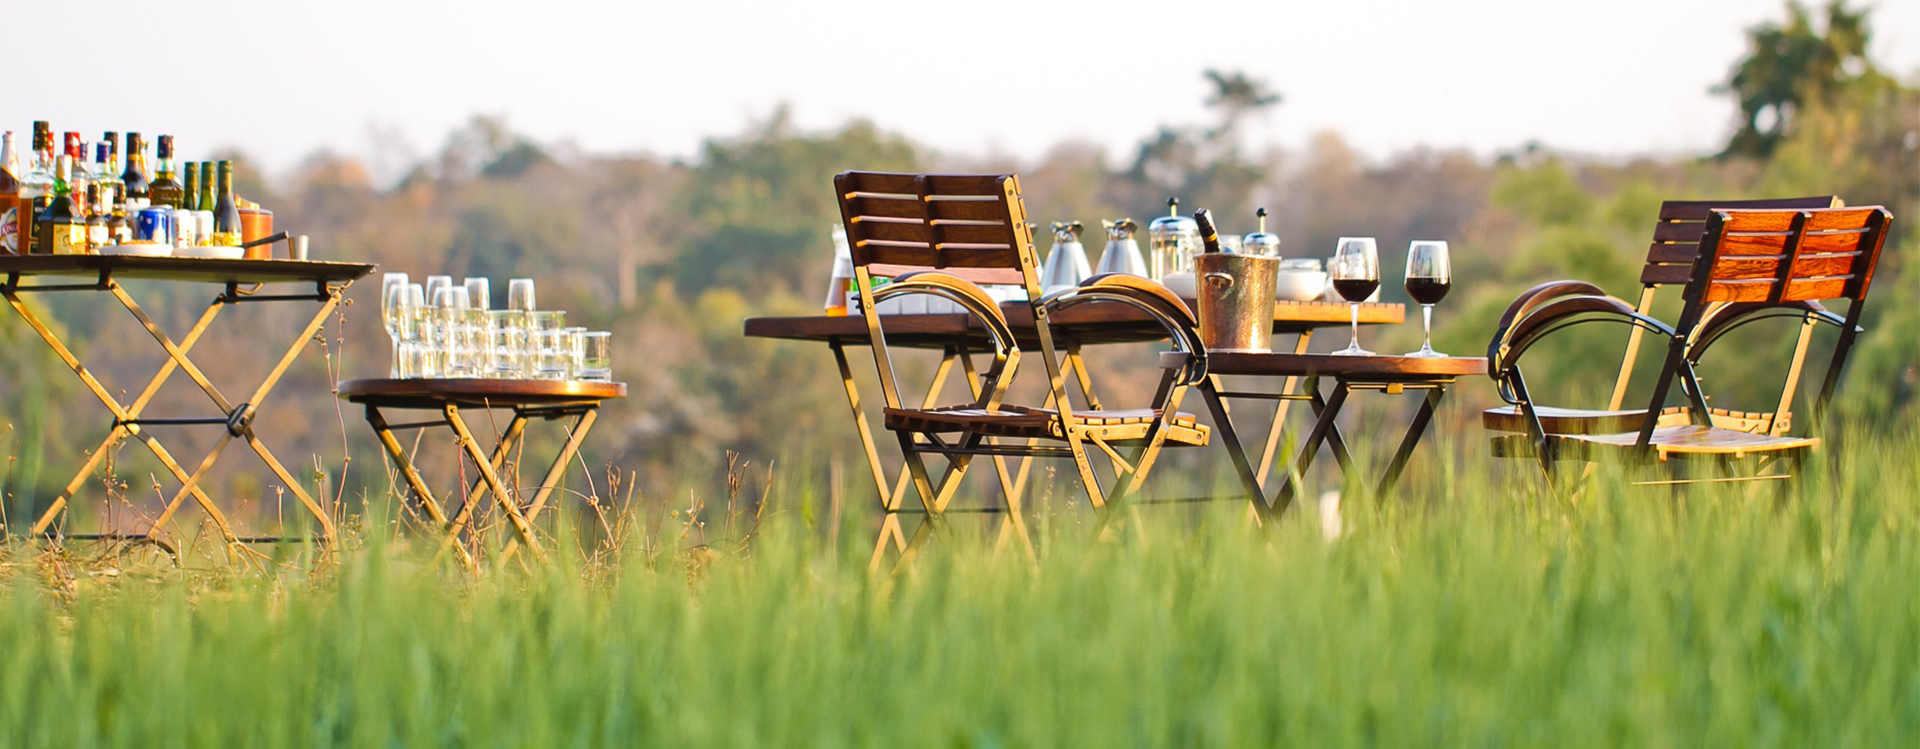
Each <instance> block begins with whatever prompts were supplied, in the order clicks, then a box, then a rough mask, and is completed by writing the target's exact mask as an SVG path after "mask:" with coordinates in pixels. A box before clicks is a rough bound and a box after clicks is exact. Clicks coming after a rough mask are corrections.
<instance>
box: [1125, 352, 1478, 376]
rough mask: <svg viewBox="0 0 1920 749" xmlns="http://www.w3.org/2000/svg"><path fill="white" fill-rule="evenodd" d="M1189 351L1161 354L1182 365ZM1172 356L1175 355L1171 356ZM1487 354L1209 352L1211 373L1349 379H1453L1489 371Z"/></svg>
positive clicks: (1169, 361)
mask: <svg viewBox="0 0 1920 749" xmlns="http://www.w3.org/2000/svg"><path fill="white" fill-rule="evenodd" d="M1185 356H1186V354H1183V353H1180V352H1178V351H1169V352H1166V353H1163V354H1161V355H1160V357H1161V360H1162V363H1163V364H1169V365H1173V366H1178V365H1179V363H1180V362H1181V360H1182V359H1184V357H1185ZM1168 357H1173V358H1171V359H1169V358H1168ZM1486 371H1487V360H1486V357H1481V356H1440V357H1419V356H1386V355H1375V356H1341V355H1338V354H1292V353H1256V352H1238V351H1209V352H1207V373H1208V374H1222V375H1267V376H1281V377H1285V376H1299V377H1306V376H1313V375H1320V376H1333V377H1340V378H1343V379H1348V380H1363V381H1378V382H1400V381H1416V380H1451V379H1453V378H1456V377H1460V376H1462V375H1474V374H1485V373H1486Z"/></svg>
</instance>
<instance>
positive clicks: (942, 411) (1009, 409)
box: [883, 405, 1209, 447]
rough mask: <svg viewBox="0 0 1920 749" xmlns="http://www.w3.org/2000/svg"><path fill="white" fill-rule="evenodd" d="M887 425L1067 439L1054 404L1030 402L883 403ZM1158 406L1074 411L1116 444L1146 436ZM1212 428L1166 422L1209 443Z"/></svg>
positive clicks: (1193, 442) (1195, 442) (1092, 433)
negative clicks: (991, 405)
mask: <svg viewBox="0 0 1920 749" xmlns="http://www.w3.org/2000/svg"><path fill="white" fill-rule="evenodd" d="M883 412H884V414H885V423H886V427H887V428H888V429H891V430H895V431H914V432H934V433H950V432H965V433H969V434H980V435H985V436H988V437H1008V438H1016V439H1020V438H1039V439H1063V438H1064V436H1063V435H1060V434H1056V433H1055V432H1056V430H1057V428H1058V424H1059V423H1060V422H1059V414H1058V413H1056V412H1054V411H1053V410H1052V409H1046V408H1030V407H1027V406H1014V405H1008V406H1002V407H1001V408H1000V409H998V410H991V411H990V410H987V409H982V408H974V407H972V406H949V407H943V408H930V409H920V408H887V409H883ZM1159 417H1160V411H1159V410H1158V409H1151V408H1132V409H1124V410H1110V411H1074V412H1073V421H1074V422H1076V423H1078V424H1081V425H1084V426H1086V427H1088V432H1087V436H1089V437H1091V438H1094V439H1099V440H1101V441H1104V442H1108V443H1112V444H1125V443H1126V442H1128V441H1130V440H1140V439H1145V438H1146V437H1147V432H1148V430H1149V429H1151V428H1152V427H1153V424H1154V421H1155V420H1157V419H1158V418H1159ZM1208 435H1209V429H1208V428H1207V426H1206V425H1204V424H1201V423H1200V422H1199V420H1198V419H1196V418H1194V415H1193V414H1190V413H1185V412H1177V413H1175V414H1174V415H1173V419H1172V421H1171V423H1169V424H1168V425H1167V442H1169V443H1173V444H1179V445H1186V446H1195V447H1197V446H1201V445H1205V444H1207V439H1208Z"/></svg>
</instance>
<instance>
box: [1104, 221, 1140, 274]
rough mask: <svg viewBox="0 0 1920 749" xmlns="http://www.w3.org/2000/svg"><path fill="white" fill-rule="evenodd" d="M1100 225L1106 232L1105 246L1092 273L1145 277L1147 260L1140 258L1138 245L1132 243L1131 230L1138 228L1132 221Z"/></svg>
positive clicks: (1108, 222) (1109, 222)
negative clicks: (1126, 274)
mask: <svg viewBox="0 0 1920 749" xmlns="http://www.w3.org/2000/svg"><path fill="white" fill-rule="evenodd" d="M1100 225H1101V226H1103V227H1106V230H1107V246H1106V248H1105V249H1103V250H1101V251H1100V264H1099V265H1097V266H1095V267H1094V269H1093V272H1094V273H1128V274H1132V275H1135V276H1144V275H1147V260H1146V258H1143V257H1141V256H1140V243H1139V242H1135V241H1133V230H1134V229H1136V228H1139V224H1135V223H1134V222H1133V219H1130V218H1123V219H1120V220H1118V221H1106V220H1102V221H1101V222H1100Z"/></svg>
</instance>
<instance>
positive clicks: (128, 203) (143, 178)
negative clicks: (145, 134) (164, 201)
mask: <svg viewBox="0 0 1920 749" xmlns="http://www.w3.org/2000/svg"><path fill="white" fill-rule="evenodd" d="M120 182H121V186H120V189H121V190H123V191H124V192H125V193H126V194H125V195H123V196H121V198H120V200H121V205H122V206H123V207H124V208H125V211H126V212H127V213H129V214H132V213H136V212H138V211H139V210H140V209H142V208H145V207H147V205H148V198H147V141H146V140H145V139H144V138H141V137H140V134H139V133H135V132H128V133H127V170H126V171H124V172H121V173H120Z"/></svg>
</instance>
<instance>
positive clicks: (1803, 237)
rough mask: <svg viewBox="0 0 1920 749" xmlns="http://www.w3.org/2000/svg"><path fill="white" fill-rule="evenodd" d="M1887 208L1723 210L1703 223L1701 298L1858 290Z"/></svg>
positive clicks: (1839, 295)
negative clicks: (1707, 245) (1705, 249)
mask: <svg viewBox="0 0 1920 749" xmlns="http://www.w3.org/2000/svg"><path fill="white" fill-rule="evenodd" d="M1889 218H1891V215H1890V214H1888V213H1887V211H1886V210H1885V209H1883V208H1880V207H1878V206H1870V207H1865V208H1833V209H1824V210H1805V211H1792V210H1764V211H1762V210H1726V211H1718V212H1716V219H1715V220H1713V221H1709V222H1708V226H1709V228H1710V230H1711V231H1713V232H1715V235H1714V236H1709V237H1708V238H1707V240H1706V241H1708V242H1711V243H1712V245H1713V247H1712V252H1713V255H1712V257H1711V259H1710V263H1708V264H1703V267H1702V268H1701V269H1700V270H1701V271H1702V272H1705V273H1707V274H1708V275H1707V277H1706V278H1705V279H1696V280H1697V281H1703V282H1704V283H1705V287H1704V289H1703V291H1704V296H1703V297H1702V299H1704V301H1707V302H1768V303H1776V304H1777V303H1780V302H1797V301H1817V300H1824V299H1843V298H1844V299H1851V300H1854V301H1858V300H1859V299H1861V298H1862V297H1864V296H1865V294H1866V290H1867V286H1868V284H1869V282H1870V280H1871V278H1872V274H1873V267H1874V265H1875V264H1876V263H1877V261H1878V259H1879V255H1880V249H1881V248H1882V247H1883V246H1884V244H1885V239H1886V234H1885V226H1886V221H1887V219H1889Z"/></svg>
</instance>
